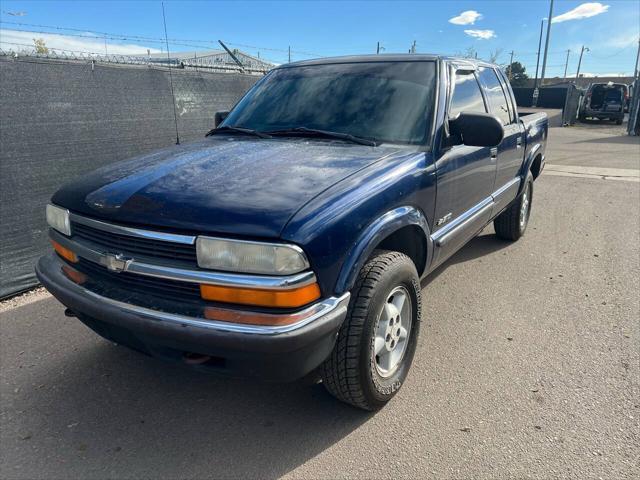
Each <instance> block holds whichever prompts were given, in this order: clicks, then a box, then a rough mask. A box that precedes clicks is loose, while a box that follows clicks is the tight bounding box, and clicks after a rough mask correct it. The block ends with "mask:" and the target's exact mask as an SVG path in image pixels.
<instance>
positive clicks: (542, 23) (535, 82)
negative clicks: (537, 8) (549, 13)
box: [533, 18, 544, 90]
mask: <svg viewBox="0 0 640 480" xmlns="http://www.w3.org/2000/svg"><path fill="white" fill-rule="evenodd" d="M543 31H544V18H543V19H542V20H540V39H539V40H538V59H537V60H536V78H535V79H534V80H533V89H534V90H535V89H536V88H538V67H540V50H541V49H542V32H543Z"/></svg>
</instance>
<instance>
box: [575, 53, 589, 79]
mask: <svg viewBox="0 0 640 480" xmlns="http://www.w3.org/2000/svg"><path fill="white" fill-rule="evenodd" d="M589 51H590V50H589V48H588V47H585V46H584V45H582V50H580V58H579V59H578V70H577V71H576V80H577V79H578V78H579V77H580V66H581V65H582V55H584V52H589Z"/></svg>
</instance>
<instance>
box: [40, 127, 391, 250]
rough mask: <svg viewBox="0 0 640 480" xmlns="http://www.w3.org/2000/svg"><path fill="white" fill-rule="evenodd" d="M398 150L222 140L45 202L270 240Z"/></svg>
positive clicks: (113, 217) (129, 164) (100, 175)
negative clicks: (312, 203) (326, 194)
mask: <svg viewBox="0 0 640 480" xmlns="http://www.w3.org/2000/svg"><path fill="white" fill-rule="evenodd" d="M397 150H398V148H397V147H395V148H392V147H385V146H380V147H375V148H374V147H369V146H364V145H354V144H350V143H345V142H341V141H326V140H318V139H311V140H310V139H303V138H293V139H292V138H279V139H253V138H250V137H247V138H245V137H231V136H222V135H221V136H217V137H211V138H207V139H205V140H204V141H200V142H195V143H190V144H186V145H178V146H174V147H170V148H166V149H164V150H160V151H157V152H154V153H151V154H147V155H142V156H139V157H136V158H133V159H131V160H127V161H125V162H119V163H116V164H113V165H110V166H108V167H105V168H102V169H99V170H97V171H95V172H93V173H91V174H89V175H86V176H82V177H80V178H79V179H77V180H76V181H74V182H72V183H70V184H68V185H65V186H64V187H63V188H61V189H60V190H59V191H58V192H56V194H55V195H54V196H53V199H52V201H53V203H55V204H57V205H60V206H62V207H65V208H68V209H69V210H71V211H72V212H75V213H79V214H82V215H87V216H91V217H95V218H100V219H103V220H108V221H111V222H114V223H123V224H131V225H137V226H143V227H147V228H149V227H153V228H159V229H178V230H181V231H189V232H195V233H198V232H207V233H222V234H231V235H242V236H252V237H270V238H274V237H278V236H279V235H280V232H281V231H282V229H283V228H284V226H285V225H286V224H287V222H288V220H289V219H290V218H291V217H292V215H294V214H295V213H296V212H297V211H298V210H299V209H300V208H301V207H302V206H303V205H304V204H305V203H307V202H308V201H309V200H311V199H313V198H314V197H316V196H317V195H319V194H320V193H321V192H323V191H324V190H326V189H328V188H329V187H331V186H332V185H334V184H336V183H337V182H339V181H340V180H342V179H344V178H346V177H348V176H349V175H351V174H353V173H355V172H357V171H358V170H361V169H362V168H365V167H367V166H368V165H371V164H372V163H374V162H376V161H378V160H380V159H382V158H385V157H389V156H390V155H393V154H394V152H396V151H397Z"/></svg>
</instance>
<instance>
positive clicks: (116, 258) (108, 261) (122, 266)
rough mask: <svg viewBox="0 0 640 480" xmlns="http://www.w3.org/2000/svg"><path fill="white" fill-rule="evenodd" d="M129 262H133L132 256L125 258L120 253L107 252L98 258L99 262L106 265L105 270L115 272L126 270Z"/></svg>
mask: <svg viewBox="0 0 640 480" xmlns="http://www.w3.org/2000/svg"><path fill="white" fill-rule="evenodd" d="M131 262H133V258H127V257H125V256H124V255H122V254H121V253H118V254H117V255H114V254H112V253H107V254H106V255H105V256H104V257H102V258H101V259H100V263H101V264H102V265H104V266H105V267H107V270H109V271H110V272H116V273H120V272H124V271H126V270H127V268H129V264H130V263H131Z"/></svg>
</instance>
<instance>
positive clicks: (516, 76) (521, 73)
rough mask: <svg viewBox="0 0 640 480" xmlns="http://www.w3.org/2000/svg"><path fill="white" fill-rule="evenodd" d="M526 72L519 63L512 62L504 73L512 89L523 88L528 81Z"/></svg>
mask: <svg viewBox="0 0 640 480" xmlns="http://www.w3.org/2000/svg"><path fill="white" fill-rule="evenodd" d="M526 70H527V69H526V68H525V67H524V66H523V65H522V64H521V63H520V62H513V63H512V64H511V65H508V66H507V68H505V70H504V73H505V74H506V75H507V78H509V79H510V81H511V86H512V87H524V86H525V85H526V84H527V80H528V79H529V75H527V73H526Z"/></svg>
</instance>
